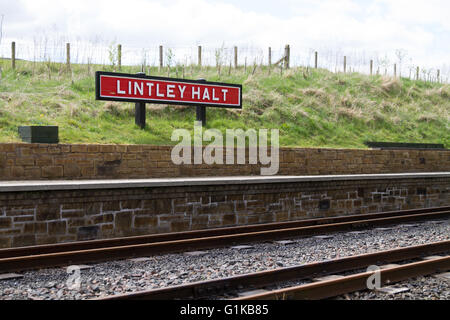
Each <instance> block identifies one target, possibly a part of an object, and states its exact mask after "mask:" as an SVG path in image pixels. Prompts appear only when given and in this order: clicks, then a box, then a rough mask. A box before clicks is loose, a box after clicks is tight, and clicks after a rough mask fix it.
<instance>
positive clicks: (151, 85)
mask: <svg viewBox="0 0 450 320" xmlns="http://www.w3.org/2000/svg"><path fill="white" fill-rule="evenodd" d="M146 85H147V87H148V95H149V96H151V95H152V87H153V85H154V83H148V82H147V83H146Z"/></svg>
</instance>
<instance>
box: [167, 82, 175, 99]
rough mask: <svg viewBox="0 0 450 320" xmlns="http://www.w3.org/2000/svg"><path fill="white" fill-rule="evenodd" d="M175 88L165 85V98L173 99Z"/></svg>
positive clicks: (171, 85) (172, 85)
mask: <svg viewBox="0 0 450 320" xmlns="http://www.w3.org/2000/svg"><path fill="white" fill-rule="evenodd" d="M174 88H175V85H174V84H168V85H167V97H169V98H175V94H174V93H173V89H174Z"/></svg>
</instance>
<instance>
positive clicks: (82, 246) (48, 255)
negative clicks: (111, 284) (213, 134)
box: [0, 207, 450, 272]
mask: <svg viewBox="0 0 450 320" xmlns="http://www.w3.org/2000/svg"><path fill="white" fill-rule="evenodd" d="M449 216H450V207H440V208H426V209H414V210H403V211H392V212H383V213H374V214H364V215H351V216H343V217H333V218H319V219H310V220H301V221H291V222H282V223H269V224H260V225H250V226H239V227H228V228H218V229H208V230H200V231H188V232H180V233H167V234H156V235H149V236H139V237H128V238H115V239H106V240H94V241H83V242H74V243H64V244H56V245H41V246H34V247H21V248H11V249H1V250H0V270H2V271H3V272H10V271H22V270H30V269H38V268H48V267H56V266H65V265H70V264H81V263H94V262H102V261H108V260H116V259H125V258H132V257H136V256H148V255H154V254H162V253H170V252H180V251H189V250H199V249H209V248H216V247H224V246H228V245H232V244H237V243H248V242H254V241H268V240H279V239H287V238H293V237H306V236H312V235H319V234H324V233H330V232H338V231H350V230H358V229H363V228H367V227H372V226H380V225H388V224H397V223H404V222H411V221H420V220H427V219H442V218H447V217H449Z"/></svg>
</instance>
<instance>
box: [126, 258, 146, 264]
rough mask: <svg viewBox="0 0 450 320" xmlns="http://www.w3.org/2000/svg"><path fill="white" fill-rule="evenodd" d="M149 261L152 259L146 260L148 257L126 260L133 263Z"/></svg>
mask: <svg viewBox="0 0 450 320" xmlns="http://www.w3.org/2000/svg"><path fill="white" fill-rule="evenodd" d="M150 260H152V259H151V258H148V257H141V258H133V259H128V261H131V262H135V263H139V262H146V261H150Z"/></svg>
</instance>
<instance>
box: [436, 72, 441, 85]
mask: <svg viewBox="0 0 450 320" xmlns="http://www.w3.org/2000/svg"><path fill="white" fill-rule="evenodd" d="M440 73H441V72H440V71H439V69H437V74H436V80H437V82H438V83H439V82H440V81H439V76H440Z"/></svg>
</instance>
